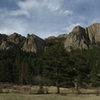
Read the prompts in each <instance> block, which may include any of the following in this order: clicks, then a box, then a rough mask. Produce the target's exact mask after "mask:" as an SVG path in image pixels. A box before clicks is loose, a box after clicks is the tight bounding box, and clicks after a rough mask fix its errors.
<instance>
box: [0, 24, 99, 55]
mask: <svg viewBox="0 0 100 100" xmlns="http://www.w3.org/2000/svg"><path fill="white" fill-rule="evenodd" d="M60 42H61V43H64V47H65V49H66V50H67V51H72V50H75V49H88V48H89V47H91V46H92V45H94V44H96V43H98V42H100V23H95V24H93V25H91V26H88V27H86V28H83V27H81V26H76V27H75V28H74V29H73V30H72V32H71V33H69V34H61V35H59V36H58V37H54V36H51V37H49V38H46V39H45V40H43V39H41V38H40V37H38V36H36V35H34V34H32V35H29V34H28V35H27V37H24V36H21V35H20V34H17V33H14V34H12V35H9V36H8V35H5V34H0V49H10V48H13V47H14V46H15V45H16V46H18V47H19V48H20V49H21V50H23V51H26V52H34V53H37V52H40V51H42V50H44V48H45V47H47V46H50V45H52V44H54V43H60Z"/></svg>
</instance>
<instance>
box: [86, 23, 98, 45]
mask: <svg viewBox="0 0 100 100" xmlns="http://www.w3.org/2000/svg"><path fill="white" fill-rule="evenodd" d="M86 33H87V34H88V36H89V39H90V42H91V44H94V43H97V42H100V23H95V24H93V25H91V26H89V27H87V28H86Z"/></svg>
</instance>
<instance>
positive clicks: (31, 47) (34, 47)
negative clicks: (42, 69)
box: [22, 35, 45, 53]
mask: <svg viewBox="0 0 100 100" xmlns="http://www.w3.org/2000/svg"><path fill="white" fill-rule="evenodd" d="M44 47H45V41H44V40H43V39H41V38H39V37H38V36H36V35H27V38H26V40H25V43H24V45H23V47H22V50H24V51H27V52H34V53H36V52H40V51H42V50H43V49H44Z"/></svg>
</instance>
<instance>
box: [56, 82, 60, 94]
mask: <svg viewBox="0 0 100 100" xmlns="http://www.w3.org/2000/svg"><path fill="white" fill-rule="evenodd" d="M56 87H57V94H59V93H60V87H59V86H58V81H57V82H56Z"/></svg>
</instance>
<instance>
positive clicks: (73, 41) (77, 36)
mask: <svg viewBox="0 0 100 100" xmlns="http://www.w3.org/2000/svg"><path fill="white" fill-rule="evenodd" d="M64 47H65V49H66V50H67V51H71V50H75V49H78V48H79V49H82V48H84V49H88V47H89V38H88V36H87V34H86V32H85V29H84V28H82V27H81V26H76V27H75V28H74V29H73V31H72V32H71V33H70V34H69V35H68V36H67V38H66V40H65V41H64Z"/></svg>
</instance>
